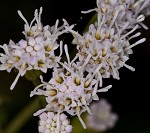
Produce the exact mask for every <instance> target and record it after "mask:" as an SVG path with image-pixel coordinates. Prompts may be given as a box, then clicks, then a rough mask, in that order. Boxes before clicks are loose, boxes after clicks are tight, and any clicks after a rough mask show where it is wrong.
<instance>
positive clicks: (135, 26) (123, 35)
mask: <svg viewBox="0 0 150 133" xmlns="http://www.w3.org/2000/svg"><path fill="white" fill-rule="evenodd" d="M138 27H139V25H136V26H135V27H134V28H133V29H132V30H131V31H129V32H128V33H127V34H125V35H123V36H122V37H121V38H120V39H121V40H122V39H123V38H125V37H127V36H128V35H130V34H131V33H133V32H134V31H135V30H136V29H137V28H138Z"/></svg>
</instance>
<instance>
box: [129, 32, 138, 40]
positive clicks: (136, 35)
mask: <svg viewBox="0 0 150 133" xmlns="http://www.w3.org/2000/svg"><path fill="white" fill-rule="evenodd" d="M140 35H141V32H138V33H136V34H135V35H133V36H131V37H130V38H129V39H128V40H131V39H133V38H135V37H138V36H140Z"/></svg>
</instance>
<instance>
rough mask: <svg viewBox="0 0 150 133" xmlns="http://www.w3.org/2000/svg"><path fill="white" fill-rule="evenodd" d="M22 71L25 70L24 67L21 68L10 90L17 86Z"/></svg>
mask: <svg viewBox="0 0 150 133" xmlns="http://www.w3.org/2000/svg"><path fill="white" fill-rule="evenodd" d="M22 71H23V70H22V69H20V70H19V73H18V75H17V76H16V78H15V80H14V82H13V83H12V85H11V87H10V90H13V89H14V87H15V85H16V83H17V81H18V80H19V78H20V76H21V74H22Z"/></svg>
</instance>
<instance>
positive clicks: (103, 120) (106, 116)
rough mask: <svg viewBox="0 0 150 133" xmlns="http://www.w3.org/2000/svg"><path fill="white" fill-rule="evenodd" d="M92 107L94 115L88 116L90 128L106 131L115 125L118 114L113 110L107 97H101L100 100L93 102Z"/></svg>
mask: <svg viewBox="0 0 150 133" xmlns="http://www.w3.org/2000/svg"><path fill="white" fill-rule="evenodd" d="M90 108H91V111H92V112H93V115H87V117H86V120H87V126H88V128H91V129H93V130H94V131H98V132H104V131H106V130H108V129H110V128H113V127H114V125H115V124H116V122H117V120H118V116H117V114H115V113H112V112H111V105H110V104H109V103H108V102H107V101H106V100H105V99H100V100H99V102H97V103H92V104H91V106H90Z"/></svg>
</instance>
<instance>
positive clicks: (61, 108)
mask: <svg viewBox="0 0 150 133" xmlns="http://www.w3.org/2000/svg"><path fill="white" fill-rule="evenodd" d="M149 7H150V0H97V7H96V8H94V9H90V10H88V11H82V13H90V12H93V11H94V12H96V15H97V20H96V21H95V23H93V24H91V25H89V28H88V31H86V32H85V33H83V34H79V33H78V32H77V31H74V30H73V28H74V25H71V26H70V25H69V24H68V23H67V21H66V20H64V19H63V25H62V26H60V27H59V26H58V25H59V20H56V23H55V25H54V26H49V25H46V26H43V25H42V22H41V14H42V8H40V11H38V10H37V9H36V10H35V13H34V18H33V20H32V21H31V23H30V24H29V23H28V22H27V20H26V19H25V17H24V16H23V15H22V13H21V12H20V11H18V14H19V16H20V17H21V18H22V19H23V21H24V22H25V25H24V31H23V34H24V35H25V38H24V39H21V40H20V41H19V42H18V43H15V42H13V41H12V40H10V42H9V44H8V45H7V44H4V45H3V46H0V47H1V48H2V49H3V50H4V53H0V62H1V64H0V70H6V71H7V72H10V71H11V70H12V69H16V70H18V75H17V76H16V78H15V80H14V82H13V83H12V85H11V87H10V89H11V90H12V89H14V87H15V85H16V83H17V81H18V79H19V77H20V76H24V75H25V74H26V72H27V71H30V70H40V71H42V72H43V73H47V69H52V70H53V75H52V78H51V79H50V80H49V82H45V81H44V80H43V77H42V76H40V79H41V84H40V85H39V86H37V87H36V88H35V89H34V90H33V91H32V92H31V94H30V96H34V95H42V96H44V97H45V100H46V102H47V105H46V107H45V108H44V109H41V110H39V111H37V112H36V113H35V114H34V115H35V116H37V115H39V118H40V122H39V132H40V133H70V132H71V131H72V126H71V125H70V121H69V120H68V118H67V115H71V116H75V115H76V116H78V118H79V120H80V122H81V124H82V125H83V127H84V128H86V124H85V123H84V121H83V120H82V118H81V114H82V113H83V112H85V111H87V112H88V113H89V114H92V113H93V112H92V111H91V110H90V108H89V105H90V104H91V103H92V101H93V100H99V97H98V93H99V92H107V91H108V90H109V89H110V88H111V87H112V85H108V86H105V87H103V78H110V77H113V78H115V79H120V77H119V69H120V68H121V67H123V66H124V67H126V68H128V69H130V70H132V71H134V70H135V69H134V68H133V67H132V66H130V65H128V64H127V63H126V62H127V60H129V55H130V54H132V53H133V51H132V48H133V47H134V46H136V45H138V44H141V43H143V42H145V40H146V39H145V38H140V39H139V40H138V41H137V42H134V43H131V42H130V41H131V40H132V39H134V38H136V37H139V36H140V35H141V33H140V32H136V30H137V29H138V28H144V29H146V30H147V29H148V27H147V26H146V25H145V24H144V23H143V21H144V20H145V16H146V15H149V14H150V8H149ZM64 33H71V34H72V35H73V37H74V39H73V41H72V43H73V44H74V45H76V49H77V53H76V55H75V56H74V59H73V60H70V56H69V52H68V47H67V45H66V44H65V45H63V41H58V38H59V36H60V35H62V34H64ZM58 48H59V49H60V54H59V55H58V56H56V54H55V50H57V49H58ZM63 49H64V52H65V55H66V57H67V61H64V62H62V61H61V59H62V54H63Z"/></svg>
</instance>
